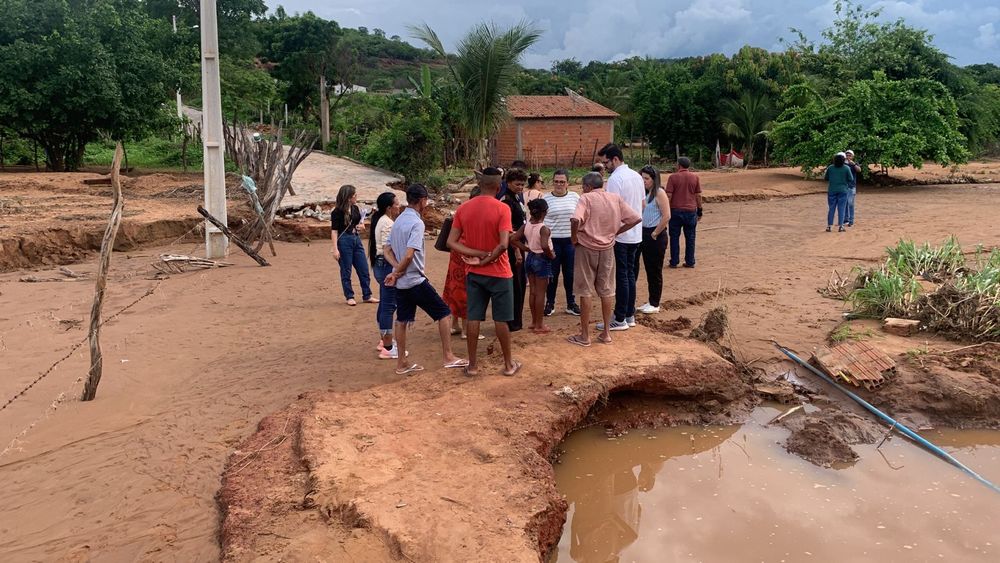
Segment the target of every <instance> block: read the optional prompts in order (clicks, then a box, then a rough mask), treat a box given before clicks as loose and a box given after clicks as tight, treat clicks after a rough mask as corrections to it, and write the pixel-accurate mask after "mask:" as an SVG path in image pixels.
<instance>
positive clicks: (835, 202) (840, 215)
mask: <svg viewBox="0 0 1000 563" xmlns="http://www.w3.org/2000/svg"><path fill="white" fill-rule="evenodd" d="M826 203H827V212H826V226H827V227H830V226H832V225H833V214H834V212H836V213H837V225H843V224H844V215H846V213H847V192H841V193H836V194H831V193H828V194H826Z"/></svg>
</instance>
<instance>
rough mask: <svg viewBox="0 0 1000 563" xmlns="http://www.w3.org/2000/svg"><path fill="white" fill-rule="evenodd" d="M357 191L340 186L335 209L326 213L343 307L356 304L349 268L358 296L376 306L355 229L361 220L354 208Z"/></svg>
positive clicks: (366, 266)
mask: <svg viewBox="0 0 1000 563" xmlns="http://www.w3.org/2000/svg"><path fill="white" fill-rule="evenodd" d="M357 192H358V191H357V190H356V189H355V188H354V186H352V185H349V184H348V185H345V186H340V191H339V192H337V206H336V207H334V209H333V211H331V212H330V227H331V228H330V240H332V241H333V258H334V260H337V261H338V262H339V263H340V283H341V285H342V286H344V297H346V298H347V304H348V305H351V306H352V307H353V306H354V305H357V304H358V302H357V301H355V300H354V288H353V287H351V269H352V268H353V269H354V270H356V271H357V272H358V280H359V281H360V282H361V295H362V298H363V299H364V301H365V303H378V299H375V298H374V297H372V289H371V282H370V280H369V279H368V260H366V259H365V249H364V247H363V246H361V236H360V235H359V234H358V231H359V230H364V228H365V225H364V217H362V216H361V210H360V209H358V206H357V201H358V193H357Z"/></svg>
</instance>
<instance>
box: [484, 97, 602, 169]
mask: <svg viewBox="0 0 1000 563" xmlns="http://www.w3.org/2000/svg"><path fill="white" fill-rule="evenodd" d="M506 102H507V111H508V112H509V113H510V119H509V120H508V122H507V123H506V124H505V125H504V126H503V128H501V130H500V132H499V133H497V135H496V137H495V138H494V140H495V143H496V145H495V147H496V148H495V150H496V153H495V154H496V161H497V164H499V165H501V166H506V165H508V164H510V163H511V161H513V160H523V161H525V162H526V163H527V164H528V167H529V168H541V167H543V166H574V165H575V166H589V165H590V164H592V163H593V158H594V153H595V151H596V150H598V149H600V148H601V147H603V146H604V145H605V144H607V143H610V142H611V141H612V139H614V136H615V118H616V117H618V114H617V113H615V112H614V111H611V110H610V109H608V108H606V107H604V106H602V105H601V104H598V103H597V102H593V101H591V100H588V99H587V98H584V97H583V96H580V95H572V96H508V97H507V100H506Z"/></svg>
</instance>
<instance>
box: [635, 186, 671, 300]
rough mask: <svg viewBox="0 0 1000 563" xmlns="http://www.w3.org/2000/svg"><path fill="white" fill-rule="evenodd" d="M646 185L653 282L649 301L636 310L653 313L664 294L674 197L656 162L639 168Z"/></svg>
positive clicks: (646, 237)
mask: <svg viewBox="0 0 1000 563" xmlns="http://www.w3.org/2000/svg"><path fill="white" fill-rule="evenodd" d="M639 175H640V176H642V181H643V183H645V185H646V201H645V205H643V206H642V244H641V245H640V246H639V248H640V252H641V253H642V263H643V265H644V266H645V267H646V282H647V283H648V284H649V301H647V302H645V303H643V304H642V305H641V306H640V307H638V308H637V309H636V310H637V311H639V312H640V313H645V314H647V315H651V314H653V313H659V312H660V296H661V295H662V294H663V258H664V256H666V253H667V243H669V242H670V233H668V232H667V226H668V225H669V223H670V200H669V198H667V192H666V191H665V190H664V189H663V187H662V186H661V185H660V172H659V171H658V170H657V169H656V168H653V167H652V166H643V167H642V169H641V170H639Z"/></svg>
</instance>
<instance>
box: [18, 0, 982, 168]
mask: <svg viewBox="0 0 1000 563" xmlns="http://www.w3.org/2000/svg"><path fill="white" fill-rule="evenodd" d="M218 4H219V27H220V29H219V33H220V49H221V53H222V56H221V69H222V84H223V105H224V111H225V114H226V117H227V119H234V118H235V119H238V120H240V121H243V122H253V121H257V120H261V118H263V119H262V121H263V122H264V123H265V124H266V123H272V122H273V123H277V122H279V121H283V120H284V116H285V108H286V107H287V111H288V121H289V123H287V124H286V125H287V126H288V127H292V128H302V127H307V128H310V129H313V128H317V127H318V126H319V122H320V119H319V108H320V99H319V96H320V94H319V87H318V85H319V83H320V82H321V81H323V82H325V83H326V84H328V85H329V87H330V98H331V99H330V108H331V110H330V113H331V119H330V121H331V127H332V133H333V134H332V136H331V143H330V146H328V147H325V148H326V149H327V150H331V151H334V152H338V153H342V154H347V155H350V156H353V157H355V158H360V159H363V160H366V161H368V162H371V163H373V164H376V165H379V166H383V167H386V168H390V169H393V170H396V171H398V172H401V173H404V174H406V175H407V176H408V177H410V178H414V179H423V180H427V179H431V178H433V177H434V176H435V175H434V174H432V170H434V169H436V168H441V167H442V166H450V165H454V164H457V163H461V164H462V165H463V166H465V167H467V166H471V165H472V164H473V163H474V162H478V163H479V164H482V163H484V162H485V161H486V160H488V153H487V150H486V145H485V142H484V139H486V138H487V137H488V136H489V135H490V133H491V132H492V131H493V130H495V128H496V127H497V126H498V124H499V123H500V122H502V119H503V104H502V99H503V97H504V96H506V95H509V94H511V93H522V94H563V93H565V90H566V89H567V88H569V89H573V90H575V91H577V92H579V93H581V94H583V95H584V96H587V97H588V98H590V99H593V100H595V101H597V102H598V103H601V104H603V105H605V106H607V107H609V108H611V109H614V110H615V111H617V112H618V113H619V114H620V115H621V117H620V118H619V122H618V123H617V124H616V127H615V131H616V135H617V136H618V137H619V138H618V139H617V140H618V141H620V142H624V143H628V142H636V141H640V142H642V141H645V142H648V144H649V146H650V147H651V148H652V149H653V151H654V152H655V153H657V154H660V155H663V156H665V157H669V156H671V155H673V154H674V152H675V151H676V150H679V151H680V152H682V153H686V154H689V155H691V156H692V157H694V158H695V159H696V160H701V161H707V160H708V159H709V158H710V156H711V154H712V153H713V150H714V148H715V146H716V143H719V144H721V146H722V147H723V149H724V150H728V148H729V147H730V146H732V147H733V148H736V149H737V150H740V151H743V152H745V153H747V157H748V160H749V161H752V162H754V163H761V162H763V163H770V162H783V163H791V164H795V165H798V166H802V167H803V169H805V170H810V169H811V168H813V167H817V166H820V165H822V164H824V163H825V162H827V161H828V160H829V158H830V155H831V154H832V152H834V151H836V150H842V149H845V148H848V147H850V148H853V149H854V150H855V151H857V152H858V154H859V156H860V158H861V160H862V161H863V162H865V163H867V164H870V165H872V167H873V168H876V169H882V170H888V169H890V168H893V167H900V166H919V165H920V164H921V163H922V162H924V161H926V160H932V161H936V162H940V163H952V162H961V161H963V160H965V159H967V158H968V157H970V156H974V155H979V154H983V153H987V152H995V151H997V150H998V148H1000V68H998V67H997V66H996V65H993V64H983V65H971V66H968V67H964V68H963V67H958V66H956V65H954V64H952V63H951V62H950V61H949V58H948V56H947V55H946V54H945V53H942V52H941V51H940V50H938V49H937V48H936V47H935V46H934V45H933V43H932V41H931V40H932V38H931V37H930V36H929V35H928V33H927V32H926V31H924V30H920V29H915V28H912V27H909V26H907V25H906V24H905V23H904V22H902V21H895V22H883V21H880V20H879V18H878V13H877V12H873V11H868V10H865V9H864V8H862V7H861V6H858V5H855V4H852V3H850V2H835V9H836V18H835V20H834V22H833V24H832V25H831V27H830V28H828V29H826V30H825V31H824V32H823V33H822V35H821V37H819V38H816V39H812V38H809V37H806V36H805V35H803V34H801V33H797V32H795V33H793V38H792V39H791V40H789V41H786V42H785V43H784V45H785V48H784V50H783V51H781V52H769V51H766V50H764V49H760V48H755V47H750V46H747V47H744V48H742V49H740V50H739V51H738V52H736V53H735V54H733V55H732V56H726V55H721V54H711V55H706V56H702V57H692V58H685V59H670V60H665V59H649V58H632V59H627V60H623V61H617V62H610V63H608V62H599V61H591V62H588V63H586V64H584V63H581V62H579V61H576V60H562V61H557V62H555V63H554V64H553V65H552V67H551V68H550V69H547V70H540V69H526V68H523V67H522V66H521V65H520V64H519V59H520V55H521V54H522V53H523V52H524V50H525V49H526V48H528V47H530V45H531V44H532V43H533V42H534V41H535V40H536V39H537V38H538V34H539V33H540V32H539V31H538V30H536V29H534V28H533V27H532V26H531V25H530V24H522V25H520V26H515V27H513V28H510V29H498V28H495V27H494V26H491V25H481V26H477V27H476V28H474V29H472V30H471V31H470V32H469V34H468V35H467V36H466V37H465V39H464V40H463V41H462V42H461V43H460V44H459V45H458V46H457V48H456V50H455V52H453V53H448V52H446V51H445V49H444V47H443V46H442V45H440V42H439V41H437V39H436V35H434V33H433V30H432V29H431V28H429V27H423V28H419V29H413V30H411V35H412V38H411V40H412V41H413V42H414V43H416V42H417V41H419V42H421V43H422V44H423V45H425V46H426V47H427V48H420V47H417V46H414V45H413V44H411V43H409V42H407V41H404V40H403V38H401V37H399V36H391V37H387V36H386V33H385V32H383V31H382V30H380V29H372V30H368V29H364V28H359V29H346V28H342V27H341V26H340V25H339V24H338V23H337V22H334V21H329V20H325V19H323V18H320V17H318V16H316V15H314V14H312V13H308V12H307V13H304V14H288V13H287V12H286V11H285V10H284V9H282V8H280V7H279V8H277V9H276V10H274V11H273V12H271V13H267V8H266V6H265V4H264V2H263V1H262V0H219V2H218ZM198 6H199V2H198V1H196V0H181V1H180V2H178V1H177V0H145V1H139V0H88V1H81V2H65V1H64V0H32V1H29V0H0V13H3V14H4V18H2V19H0V61H2V62H0V156H2V158H3V161H4V162H5V163H6V164H11V163H27V162H32V161H33V157H34V151H35V150H36V147H37V150H38V151H39V152H40V153H41V155H42V156H43V158H44V161H45V163H46V164H47V166H48V167H49V168H52V169H57V170H64V169H67V170H71V169H75V168H77V167H78V166H80V165H81V164H83V163H86V162H88V161H89V162H99V161H101V159H100V158H88V156H87V154H86V151H85V149H86V150H87V151H90V152H94V153H95V154H97V153H100V151H101V150H103V149H102V147H103V145H102V143H106V142H107V140H108V139H112V138H114V139H124V140H125V141H128V142H129V144H132V145H138V146H141V147H143V149H145V148H147V147H148V148H150V150H149V151H145V150H135V151H133V152H134V153H135V154H136V155H138V154H139V153H143V154H149V155H152V154H162V155H163V158H162V163H161V164H162V165H163V166H168V167H173V166H177V164H176V163H177V161H178V159H179V156H178V155H179V154H180V153H179V151H177V150H175V149H172V148H170V146H173V147H177V146H179V145H180V143H181V136H180V135H178V134H177V133H176V131H178V127H177V125H178V124H177V119H176V117H175V109H174V102H173V92H174V90H175V89H177V88H180V90H181V93H182V95H183V97H184V100H185V103H187V104H188V105H191V106H196V107H197V106H200V80H201V77H200V70H199V68H200V67H199V63H200V60H199V31H198V29H196V28H195V26H196V25H197V24H198V22H199V14H198ZM174 16H176V17H177V30H176V32H174V31H173V30H172V29H171V19H172V18H173V17H174ZM490 57H493V58H492V59H491V58H490ZM484 69H489V70H484ZM352 85H360V86H364V87H366V88H367V89H368V91H369V93H368V94H359V93H350V92H349V91H348V90H347V87H350V86H352ZM477 88H478V90H476V89H477ZM475 92H478V93H475ZM167 145H170V146H167ZM88 146H90V147H92V148H91V149H87V147H88Z"/></svg>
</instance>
